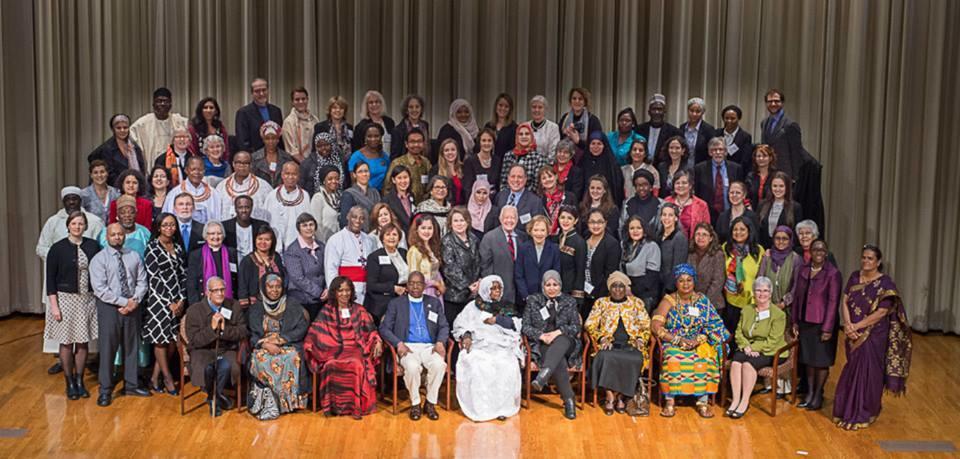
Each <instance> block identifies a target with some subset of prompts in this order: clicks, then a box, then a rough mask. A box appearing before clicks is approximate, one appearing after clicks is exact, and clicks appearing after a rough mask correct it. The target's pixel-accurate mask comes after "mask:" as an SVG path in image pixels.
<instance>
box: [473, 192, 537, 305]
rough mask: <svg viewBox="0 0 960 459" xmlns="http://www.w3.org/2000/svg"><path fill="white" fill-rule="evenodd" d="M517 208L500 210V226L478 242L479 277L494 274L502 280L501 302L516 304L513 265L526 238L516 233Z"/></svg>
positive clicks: (506, 207)
mask: <svg viewBox="0 0 960 459" xmlns="http://www.w3.org/2000/svg"><path fill="white" fill-rule="evenodd" d="M518 220H519V216H518V215H517V208H516V207H514V206H509V205H508V206H503V207H501V208H500V226H498V227H497V228H494V229H492V230H490V231H489V232H488V233H487V234H486V235H484V236H483V240H482V241H480V277H481V278H482V277H486V276H489V275H492V274H496V275H498V276H500V278H502V279H503V298H502V300H503V301H505V302H507V303H510V304H516V295H517V294H516V292H517V284H516V282H515V281H514V280H513V264H514V261H515V260H516V259H517V250H519V249H520V243H521V242H523V241H524V240H525V239H526V237H525V236H523V235H522V234H521V233H519V232H518V231H517V221H518Z"/></svg>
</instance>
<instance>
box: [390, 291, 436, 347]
mask: <svg viewBox="0 0 960 459" xmlns="http://www.w3.org/2000/svg"><path fill="white" fill-rule="evenodd" d="M422 298H423V313H424V319H426V321H427V332H429V333H430V339H431V340H433V342H434V343H437V342H440V343H446V342H447V338H449V337H450V325H449V324H447V316H446V315H445V314H444V311H443V303H441V302H440V300H438V299H437V298H434V297H432V296H430V295H423V297H422ZM431 313H432V314H431ZM431 316H433V317H435V319H436V320H430V317H431ZM409 331H410V299H409V298H408V297H407V295H403V296H398V297H396V298H394V299H392V300H390V302H389V303H388V304H387V313H386V314H385V315H384V316H383V321H381V322H380V336H381V337H382V338H383V339H385V340H387V342H388V343H390V345H391V346H394V347H396V346H397V345H398V344H400V343H401V342H404V341H405V340H406V339H407V333H408V332H409Z"/></svg>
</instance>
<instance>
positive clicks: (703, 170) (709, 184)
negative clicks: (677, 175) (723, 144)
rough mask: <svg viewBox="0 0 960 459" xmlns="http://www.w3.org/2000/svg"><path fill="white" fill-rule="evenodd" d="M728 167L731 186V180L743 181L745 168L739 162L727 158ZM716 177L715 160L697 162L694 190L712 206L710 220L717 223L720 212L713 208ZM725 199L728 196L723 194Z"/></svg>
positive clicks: (728, 181)
mask: <svg viewBox="0 0 960 459" xmlns="http://www.w3.org/2000/svg"><path fill="white" fill-rule="evenodd" d="M724 162H725V163H727V164H726V167H727V183H728V186H729V183H730V182H734V181H740V182H742V181H743V169H742V168H741V167H740V165H739V164H737V163H735V162H733V161H730V160H726V161H724ZM715 178H716V177H714V176H713V160H712V159H711V160H708V161H703V162H700V163H697V165H696V167H694V168H693V192H694V194H696V195H697V197H699V198H700V199H703V200H704V201H706V202H707V207H709V208H710V221H711V222H714V223H716V221H717V216H718V215H719V214H720V212H717V211H716V210H715V209H714V208H713V193H714V191H715V190H714V185H715V183H714V182H715V180H714V179H715ZM723 200H724V201H727V196H726V195H724V196H723Z"/></svg>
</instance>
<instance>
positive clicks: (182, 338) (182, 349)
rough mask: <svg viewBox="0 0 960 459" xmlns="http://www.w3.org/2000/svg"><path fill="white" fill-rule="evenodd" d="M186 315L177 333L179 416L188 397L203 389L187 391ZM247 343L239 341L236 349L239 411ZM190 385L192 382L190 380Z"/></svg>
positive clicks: (195, 407)
mask: <svg viewBox="0 0 960 459" xmlns="http://www.w3.org/2000/svg"><path fill="white" fill-rule="evenodd" d="M186 324H187V316H186V315H184V316H183V317H182V318H181V319H180V333H178V334H177V353H178V354H179V355H180V416H183V415H186V414H187V411H188V410H187V409H186V402H187V399H188V398H191V397H193V396H194V395H197V394H199V393H200V392H202V391H203V389H202V388H199V387H197V386H193V387H195V388H196V389H195V390H193V391H190V392H189V393H188V392H187V381H190V379H191V378H190V353H189V352H188V351H187V346H188V345H189V340H187V335H186V330H187V327H186ZM248 347H249V344H248V342H247V340H243V341H241V342H240V349H238V350H237V364H238V365H240V379H238V380H237V394H236V397H237V400H236V404H237V410H238V411H239V410H240V409H241V407H242V406H243V404H242V397H243V373H244V372H245V371H246V370H245V368H244V365H243V362H244V361H245V358H244V356H245V355H246V353H247V352H248ZM191 385H193V382H192V381H191ZM205 404H206V401H204V402H203V403H201V404H199V405H196V406H193V407H191V408H190V410H189V411H193V410H195V409H197V408H200V407H201V406H203V405H205Z"/></svg>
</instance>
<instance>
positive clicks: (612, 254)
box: [584, 234, 622, 298]
mask: <svg viewBox="0 0 960 459" xmlns="http://www.w3.org/2000/svg"><path fill="white" fill-rule="evenodd" d="M584 242H586V241H584ZM621 255H622V250H620V244H619V243H617V240H616V239H614V238H613V237H612V236H610V235H609V234H604V235H603V239H601V240H600V243H599V244H597V249H596V250H595V251H594V252H593V257H592V258H591V259H590V266H588V267H587V269H589V270H590V279H592V280H593V282H591V283H592V284H593V292H592V293H590V294H589V295H590V296H591V297H593V298H601V297H604V296H607V295H609V294H610V291H609V290H607V278H608V277H610V274H612V273H613V272H614V271H617V270H618V269H620V256H621Z"/></svg>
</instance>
